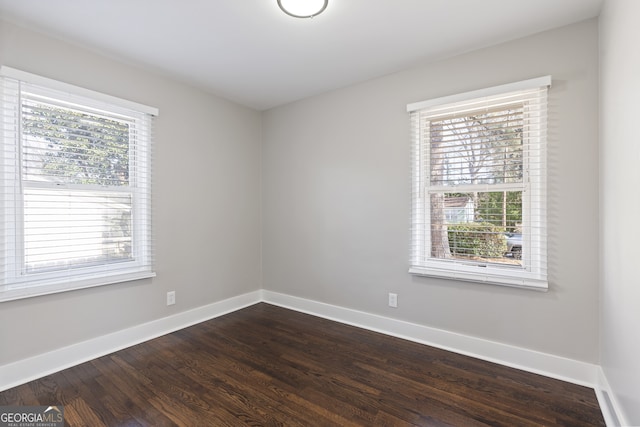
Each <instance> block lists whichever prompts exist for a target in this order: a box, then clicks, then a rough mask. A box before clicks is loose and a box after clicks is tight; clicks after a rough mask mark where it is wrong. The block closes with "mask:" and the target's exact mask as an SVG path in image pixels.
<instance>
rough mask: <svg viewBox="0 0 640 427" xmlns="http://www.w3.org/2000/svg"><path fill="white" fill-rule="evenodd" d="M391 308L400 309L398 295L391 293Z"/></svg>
mask: <svg viewBox="0 0 640 427" xmlns="http://www.w3.org/2000/svg"><path fill="white" fill-rule="evenodd" d="M389 307H393V308H396V307H398V294H392V293H389Z"/></svg>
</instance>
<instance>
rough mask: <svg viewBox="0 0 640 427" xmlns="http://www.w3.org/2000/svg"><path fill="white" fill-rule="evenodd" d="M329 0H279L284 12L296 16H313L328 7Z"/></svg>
mask: <svg viewBox="0 0 640 427" xmlns="http://www.w3.org/2000/svg"><path fill="white" fill-rule="evenodd" d="M328 4H329V0H278V6H280V9H282V11H283V12H284V13H286V14H287V15H289V16H293V17H294V18H313V17H314V16H318V15H320V14H321V13H322V12H324V10H325V9H326V8H327V5H328Z"/></svg>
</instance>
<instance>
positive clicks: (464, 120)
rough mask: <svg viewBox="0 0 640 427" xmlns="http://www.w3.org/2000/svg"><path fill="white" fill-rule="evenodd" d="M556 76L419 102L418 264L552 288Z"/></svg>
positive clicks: (445, 274) (414, 256)
mask: <svg viewBox="0 0 640 427" xmlns="http://www.w3.org/2000/svg"><path fill="white" fill-rule="evenodd" d="M550 84H551V77H542V78H538V79H532V80H527V81H523V82H518V83H512V84H508V85H504V86H499V87H493V88H489V89H483V90H479V91H474V92H469V93H464V94H459V95H454V96H449V97H445V98H438V99H434V100H429V101H424V102H418V103H414V104H410V105H409V106H408V107H407V109H408V111H409V112H410V113H411V126H412V145H413V148H412V152H413V156H412V165H413V201H412V203H413V205H412V246H411V269H410V272H411V273H413V274H419V275H426V276H435V277H442V278H453V279H459V280H470V281H478V282H486V283H494V284H503V285H509V286H519V287H529V288H536V289H546V288H547V286H548V285H547V255H546V248H547V244H546V239H547V227H546V215H547V211H546V182H547V177H546V173H547V171H546V122H547V91H548V87H549V86H550Z"/></svg>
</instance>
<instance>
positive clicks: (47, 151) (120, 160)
mask: <svg viewBox="0 0 640 427" xmlns="http://www.w3.org/2000/svg"><path fill="white" fill-rule="evenodd" d="M22 124H23V134H24V135H25V137H26V140H25V144H24V150H25V154H26V160H27V161H26V162H25V165H26V168H25V169H26V173H27V176H28V177H29V178H31V177H34V178H35V179H38V176H43V177H49V178H48V179H55V181H56V182H67V183H73V184H97V185H103V186H113V185H116V186H118V185H127V184H128V180H129V126H128V124H127V123H126V122H125V121H119V120H114V119H112V118H108V117H105V116H102V115H100V114H92V113H88V112H83V111H76V110H74V109H72V108H63V107H59V106H54V105H49V104H46V103H44V102H36V101H26V102H25V103H24V104H23V120H22Z"/></svg>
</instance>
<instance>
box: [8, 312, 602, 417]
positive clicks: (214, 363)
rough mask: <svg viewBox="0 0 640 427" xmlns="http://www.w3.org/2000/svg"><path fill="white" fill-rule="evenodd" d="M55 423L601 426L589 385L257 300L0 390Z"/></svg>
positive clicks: (600, 415)
mask: <svg viewBox="0 0 640 427" xmlns="http://www.w3.org/2000/svg"><path fill="white" fill-rule="evenodd" d="M50 404H58V405H64V410H65V420H66V425H67V426H91V427H98V426H175V425H178V426H243V425H250V426H263V425H264V426H333V425H335V426H405V425H417V426H445V425H451V426H509V427H512V426H556V425H559V426H581V427H583V426H604V421H603V418H602V414H601V412H600V409H599V407H598V403H597V401H596V397H595V394H594V391H593V390H591V389H589V388H586V387H580V386H577V385H573V384H569V383H565V382H562V381H558V380H553V379H549V378H546V377H542V376H539V375H534V374H530V373H526V372H523V371H519V370H516V369H512V368H507V367H504V366H500V365H496V364H492V363H488V362H484V361H480V360H477V359H473V358H469V357H465V356H461V355H457V354H454V353H450V352H447V351H443V350H438V349H434V348H431V347H427V346H423V345H419V344H415V343H412V342H408V341H404V340H400V339H397V338H393V337H388V336H385V335H381V334H377V333H374V332H370V331H366V330H363V329H359V328H355V327H351V326H346V325H342V324H339V323H335V322H331V321H328V320H324V319H320V318H317V317H313V316H309V315H305V314H301V313H297V312H294V311H290V310H285V309H282V308H279V307H274V306H271V305H268V304H263V303H262V304H257V305H254V306H251V307H248V308H246V309H243V310H240V311H237V312H234V313H231V314H228V315H226V316H222V317H219V318H217V319H213V320H211V321H208V322H204V323H201V324H199V325H196V326H193V327H190V328H187V329H183V330H181V331H178V332H175V333H172V334H169V335H166V336H163V337H161V338H158V339H154V340H152V341H148V342H146V343H143V344H140V345H136V346H134V347H130V348H128V349H125V350H122V351H118V352H116V353H113V354H110V355H107V356H104V357H100V358H98V359H95V360H92V361H90V362H87V363H84V364H82V365H78V366H75V367H73V368H70V369H67V370H64V371H61V372H58V373H56V374H53V375H49V376H47V377H44V378H42V379H39V380H37V381H33V382H30V383H28V384H24V385H22V386H19V387H16V388H13V389H10V390H7V391H5V392H2V393H0V405H50Z"/></svg>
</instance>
